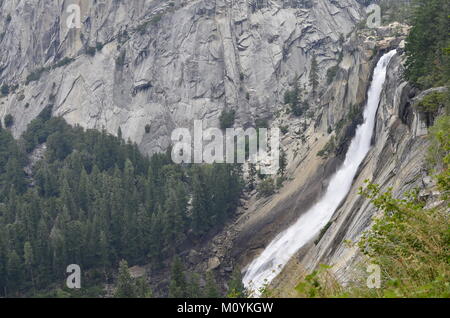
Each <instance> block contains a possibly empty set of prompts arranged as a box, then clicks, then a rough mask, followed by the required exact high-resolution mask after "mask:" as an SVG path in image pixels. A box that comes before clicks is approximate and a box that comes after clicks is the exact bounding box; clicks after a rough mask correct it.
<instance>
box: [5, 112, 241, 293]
mask: <svg viewBox="0 0 450 318" xmlns="http://www.w3.org/2000/svg"><path fill="white" fill-rule="evenodd" d="M51 114H52V107H51V105H49V106H48V107H46V108H45V109H44V110H43V111H42V112H41V114H40V115H39V116H38V118H36V119H35V120H33V121H32V122H31V123H30V125H29V127H28V130H27V131H26V132H25V133H24V135H23V137H22V139H21V140H19V141H16V140H14V139H13V138H12V136H11V134H10V133H9V132H8V131H7V130H5V129H0V202H1V203H0V295H1V296H13V295H30V294H31V295H32V294H33V290H32V289H31V287H33V286H31V285H30V282H33V285H35V287H36V295H37V294H40V293H41V292H42V291H43V289H44V288H47V287H48V286H55V288H56V287H57V285H55V284H57V283H58V282H62V281H64V276H63V275H64V273H65V268H66V266H67V265H68V264H79V265H80V266H81V267H82V268H83V273H86V275H87V276H86V277H83V282H84V285H91V286H97V285H98V284H101V283H102V282H103V283H104V282H105V281H104V280H105V277H110V276H111V275H112V273H113V272H114V271H115V270H114V268H115V267H116V266H117V264H118V262H119V261H120V260H122V259H124V260H127V261H128V262H129V263H130V264H132V265H136V264H146V263H151V264H152V265H154V266H155V268H158V266H160V265H161V264H162V263H163V262H164V260H166V259H167V258H171V257H173V255H174V254H175V253H177V252H178V251H179V249H180V248H181V247H182V246H184V245H185V244H186V242H187V240H188V239H192V238H194V237H195V238H200V237H201V236H202V235H203V234H205V233H209V232H212V231H217V230H219V229H220V228H221V227H222V226H223V224H224V221H226V220H227V219H228V218H229V217H230V216H232V215H233V214H234V212H235V210H236V207H237V205H238V202H239V198H240V194H241V191H242V181H241V172H240V168H239V167H237V166H232V165H225V164H221V165H205V166H196V167H192V168H190V167H186V168H184V167H182V166H180V165H175V164H173V163H172V162H171V160H170V156H169V154H156V155H154V156H152V157H151V158H147V157H144V156H142V155H141V153H140V152H139V150H138V147H137V145H135V144H131V143H125V142H124V141H123V140H121V139H118V138H116V137H114V136H112V135H110V134H107V133H106V132H105V131H102V132H99V131H96V130H87V131H85V130H84V129H83V128H81V127H71V126H69V125H68V124H67V123H66V122H65V121H64V120H63V119H62V118H54V117H53V118H52V117H51ZM44 142H46V145H47V150H46V153H45V158H44V159H43V160H41V161H39V162H38V163H37V164H35V165H34V167H33V168H32V172H31V175H25V173H24V167H25V166H26V165H27V159H26V156H25V153H24V152H22V150H21V147H19V144H20V145H24V150H25V151H27V152H31V151H33V150H34V149H35V148H36V147H37V146H38V145H40V144H42V143H44ZM191 196H192V197H193V198H194V199H193V209H192V210H191V211H189V209H188V198H189V197H191ZM25 246H26V248H24V247H25ZM30 264H33V266H32V269H33V270H32V271H31V270H30V266H29V265H30ZM13 269H14V271H13ZM97 273H100V275H99V274H97ZM119 276H120V275H119ZM136 285H139V282H136ZM139 286H140V288H139V290H143V286H141V285H139ZM141 287H142V288H141ZM92 291H94V289H92ZM66 292H68V293H69V294H67V295H68V296H74V295H75V294H72V293H71V292H70V291H65V290H63V291H62V292H61V294H60V295H66ZM52 295H55V294H52ZM76 295H78V294H76ZM76 295H75V296H76ZM123 295H125V294H122V296H123ZM79 296H83V295H79ZM139 297H140V296H139Z"/></svg>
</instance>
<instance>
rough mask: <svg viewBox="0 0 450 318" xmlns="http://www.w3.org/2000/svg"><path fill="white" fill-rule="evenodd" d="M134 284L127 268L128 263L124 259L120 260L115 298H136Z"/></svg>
mask: <svg viewBox="0 0 450 318" xmlns="http://www.w3.org/2000/svg"><path fill="white" fill-rule="evenodd" d="M137 296H138V294H137V290H136V285H135V283H134V281H133V278H132V277H131V275H130V271H129V270H128V263H127V261H125V260H122V261H120V264H119V274H118V276H117V284H116V292H115V293H114V297H116V298H137Z"/></svg>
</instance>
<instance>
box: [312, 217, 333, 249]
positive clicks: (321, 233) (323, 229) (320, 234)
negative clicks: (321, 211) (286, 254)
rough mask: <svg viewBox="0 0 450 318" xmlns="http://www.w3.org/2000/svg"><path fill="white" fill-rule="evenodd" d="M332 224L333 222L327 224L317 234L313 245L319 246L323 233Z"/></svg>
mask: <svg viewBox="0 0 450 318" xmlns="http://www.w3.org/2000/svg"><path fill="white" fill-rule="evenodd" d="M332 224H333V222H331V221H330V222H328V223H327V224H326V225H325V226H324V227H323V228H322V229H321V230H320V233H319V237H318V238H317V239H316V240H315V241H314V244H316V245H317V244H319V242H320V240H322V238H323V236H324V235H325V233H326V232H327V231H328V229H329V228H330V226H331V225H332Z"/></svg>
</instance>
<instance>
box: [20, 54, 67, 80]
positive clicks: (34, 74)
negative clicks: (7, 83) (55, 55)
mask: <svg viewBox="0 0 450 318" xmlns="http://www.w3.org/2000/svg"><path fill="white" fill-rule="evenodd" d="M73 61H75V59H74V58H71V57H65V58H63V59H62V60H60V61H58V62H56V63H55V64H53V65H51V66H46V67H40V68H38V69H35V70H33V71H31V72H30V74H28V76H27V78H26V80H25V84H26V85H28V84H29V83H31V82H35V81H38V80H40V79H41V76H42V75H43V74H44V73H45V72H48V71H50V70H53V69H56V68H59V67H63V66H66V65H68V64H70V63H72V62H73Z"/></svg>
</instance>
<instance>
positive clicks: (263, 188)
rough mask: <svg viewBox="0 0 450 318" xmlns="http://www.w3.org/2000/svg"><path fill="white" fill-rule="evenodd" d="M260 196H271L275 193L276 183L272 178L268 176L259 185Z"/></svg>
mask: <svg viewBox="0 0 450 318" xmlns="http://www.w3.org/2000/svg"><path fill="white" fill-rule="evenodd" d="M257 191H258V197H260V198H261V197H264V198H266V197H270V196H271V195H273V194H274V193H275V183H274V182H273V179H272V178H267V179H266V180H264V181H262V182H261V183H260V184H259V185H258V187H257Z"/></svg>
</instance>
